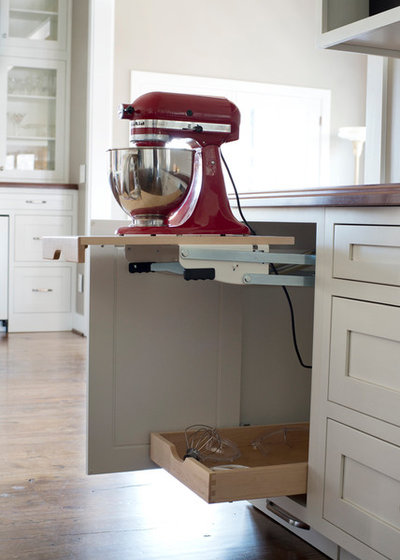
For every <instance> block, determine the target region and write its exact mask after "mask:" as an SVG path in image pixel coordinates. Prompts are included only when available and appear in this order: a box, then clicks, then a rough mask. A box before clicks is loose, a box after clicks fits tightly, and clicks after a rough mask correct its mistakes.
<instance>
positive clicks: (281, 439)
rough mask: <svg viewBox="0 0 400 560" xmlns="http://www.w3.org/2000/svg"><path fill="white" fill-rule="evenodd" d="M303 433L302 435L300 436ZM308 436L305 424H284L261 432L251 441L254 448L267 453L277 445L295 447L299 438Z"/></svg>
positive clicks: (264, 453)
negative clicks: (270, 430) (273, 429)
mask: <svg viewBox="0 0 400 560" xmlns="http://www.w3.org/2000/svg"><path fill="white" fill-rule="evenodd" d="M302 435H303V436H302ZM302 437H308V428H307V427H305V426H284V427H282V428H280V429H279V430H276V431H274V432H266V433H265V434H261V436H259V437H258V438H257V439H255V440H254V441H253V442H252V446H253V448H254V449H258V451H260V452H261V453H262V454H263V455H268V454H269V453H271V452H273V451H274V449H275V450H276V449H277V447H279V446H281V447H282V446H284V447H290V448H294V447H296V444H298V441H299V439H301V438H302Z"/></svg>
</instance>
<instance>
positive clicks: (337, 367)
mask: <svg viewBox="0 0 400 560" xmlns="http://www.w3.org/2000/svg"><path fill="white" fill-rule="evenodd" d="M399 325H400V308H399V307H395V306H392V305H382V304H376V303H369V302H365V301H358V300H351V299H347V298H339V297H334V298H332V322H331V350H330V360H329V362H330V363H329V397H328V398H329V400H330V401H333V402H336V403H339V404H341V405H344V406H347V407H349V408H352V409H354V410H357V411H358V412H363V413H364V414H369V415H370V416H374V417H375V418H380V419H382V420H386V421H387V422H391V423H393V424H396V425H400V369H399V363H400V327H399Z"/></svg>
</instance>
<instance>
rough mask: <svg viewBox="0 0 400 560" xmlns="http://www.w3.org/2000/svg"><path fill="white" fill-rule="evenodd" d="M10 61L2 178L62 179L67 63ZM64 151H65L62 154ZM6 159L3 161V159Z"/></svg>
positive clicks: (5, 68)
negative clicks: (64, 77)
mask: <svg viewBox="0 0 400 560" xmlns="http://www.w3.org/2000/svg"><path fill="white" fill-rule="evenodd" d="M14 60H15V62H16V63H15V64H13V63H12V60H11V59H8V61H7V63H6V64H5V65H4V64H3V67H4V72H5V74H6V76H5V80H3V81H4V82H5V84H6V95H5V100H6V104H5V105H6V122H5V131H6V133H5V138H3V141H2V145H3V147H4V148H3V150H4V152H5V153H4V155H3V158H4V161H3V162H0V165H1V167H3V169H2V171H1V173H0V176H1V175H4V176H8V177H21V178H22V177H23V178H35V177H37V178H46V177H47V178H51V177H57V176H61V175H62V173H61V169H60V165H61V166H62V155H61V161H60V154H61V152H62V148H61V147H60V143H62V134H61V135H60V132H62V130H63V124H64V122H63V121H64V118H63V114H64V107H63V95H62V92H63V87H62V85H63V72H62V68H63V63H62V62H53V63H52V62H48V61H47V62H45V61H43V65H38V64H34V63H32V61H28V60H25V64H24V61H23V59H22V60H21V59H19V58H18V59H14ZM60 148H61V151H60ZM3 158H2V159H3Z"/></svg>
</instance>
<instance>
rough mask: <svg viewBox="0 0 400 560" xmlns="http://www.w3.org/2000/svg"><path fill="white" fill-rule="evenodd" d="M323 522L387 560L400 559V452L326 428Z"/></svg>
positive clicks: (332, 425)
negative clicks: (350, 536)
mask: <svg viewBox="0 0 400 560" xmlns="http://www.w3.org/2000/svg"><path fill="white" fill-rule="evenodd" d="M326 449H327V455H326V472H325V493H324V512H323V515H324V518H325V519H326V520H327V521H329V522H330V523H333V524H334V525H336V526H337V527H339V528H340V529H342V530H343V531H345V532H346V533H348V534H350V535H352V536H353V537H355V538H356V539H358V540H360V541H361V542H362V543H365V544H366V545H368V546H370V547H371V548H372V549H373V550H376V551H377V552H379V553H381V554H383V555H384V556H385V557H386V558H393V559H396V558H398V555H399V542H400V541H399V539H400V516H399V504H400V447H399V446H397V445H393V444H391V443H389V442H387V441H382V440H381V439H378V438H375V437H372V436H371V435H369V434H366V433H363V432H360V431H358V430H355V429H353V428H350V427H349V426H345V425H343V424H340V423H339V422H336V421H334V420H328V423H327V445H326Z"/></svg>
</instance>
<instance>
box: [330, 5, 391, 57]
mask: <svg viewBox="0 0 400 560" xmlns="http://www.w3.org/2000/svg"><path fill="white" fill-rule="evenodd" d="M334 7H335V6H334ZM343 9H344V10H346V8H343ZM336 17H337V16H336V15H335V14H334V12H333V8H332V10H330V3H329V1H325V2H323V10H322V33H321V35H320V46H321V47H323V48H331V49H337V50H344V51H352V52H359V53H363V54H378V55H382V56H391V57H400V7H398V8H392V9H391V10H386V11H384V12H381V13H379V14H375V15H372V16H367V17H365V14H364V13H360V15H359V17H358V19H353V18H350V15H349V19H346V16H345V15H341V16H340V17H341V20H338V23H339V25H337V23H336V22H335V20H336ZM352 19H353V21H352ZM347 22H348V23H347Z"/></svg>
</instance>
